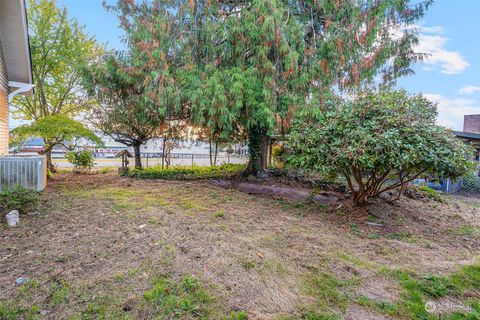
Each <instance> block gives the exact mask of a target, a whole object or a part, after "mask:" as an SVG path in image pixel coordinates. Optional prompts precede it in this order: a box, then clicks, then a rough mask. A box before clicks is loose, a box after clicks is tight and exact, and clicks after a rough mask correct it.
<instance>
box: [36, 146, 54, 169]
mask: <svg viewBox="0 0 480 320" xmlns="http://www.w3.org/2000/svg"><path fill="white" fill-rule="evenodd" d="M38 154H39V155H42V156H45V157H46V158H47V170H48V171H50V172H55V171H56V169H55V166H54V165H53V162H52V148H48V149H43V150H42V151H39V152H38Z"/></svg>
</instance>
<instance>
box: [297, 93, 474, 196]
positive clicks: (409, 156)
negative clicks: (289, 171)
mask: <svg viewBox="0 0 480 320" xmlns="http://www.w3.org/2000/svg"><path fill="white" fill-rule="evenodd" d="M436 116H437V108H436V105H435V104H433V103H432V102H430V101H429V100H427V99H426V98H424V97H422V96H420V95H417V96H409V95H408V94H407V93H406V92H405V91H384V92H379V93H375V92H367V93H361V94H358V95H357V98H356V99H354V100H346V101H344V102H343V103H341V104H340V105H335V106H334V108H330V110H326V112H325V113H324V115H323V117H322V118H321V119H318V121H316V122H309V121H297V123H296V126H295V128H294V130H293V131H292V134H291V135H290V141H289V147H290V148H291V151H292V152H291V156H290V158H289V160H290V162H291V164H292V165H294V166H296V167H298V168H303V169H313V170H316V171H318V172H319V173H321V174H323V175H326V176H338V175H343V176H344V178H345V180H346V181H347V183H348V186H349V189H350V191H351V193H352V195H353V197H352V200H353V201H354V203H355V204H356V205H364V204H365V203H366V202H367V199H371V198H374V197H378V196H379V195H380V194H382V193H383V192H387V191H392V190H395V189H398V190H403V188H404V186H405V185H407V184H408V183H409V182H411V181H412V180H414V179H416V178H418V177H422V176H435V177H438V178H451V179H455V178H458V177H461V176H463V175H465V174H467V173H468V172H470V171H471V170H472V169H473V163H472V162H471V161H468V158H469V156H470V152H471V149H470V148H468V147H466V146H465V144H464V143H463V142H462V141H460V139H457V138H456V137H455V136H454V135H453V134H452V133H451V132H449V131H448V130H446V129H445V128H443V127H441V126H437V125H436V124H435V119H436ZM400 194H401V192H398V197H400ZM398 197H397V198H396V199H398Z"/></svg>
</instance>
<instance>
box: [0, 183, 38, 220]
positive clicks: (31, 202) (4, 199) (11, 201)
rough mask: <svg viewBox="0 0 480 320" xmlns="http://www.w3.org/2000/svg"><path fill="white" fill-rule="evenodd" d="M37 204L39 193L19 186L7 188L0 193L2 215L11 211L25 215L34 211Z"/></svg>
mask: <svg viewBox="0 0 480 320" xmlns="http://www.w3.org/2000/svg"><path fill="white" fill-rule="evenodd" d="M39 203H40V195H39V193H38V192H36V191H34V190H31V189H27V188H25V187H23V186H21V185H16V186H13V187H9V188H6V189H4V190H3V191H1V192H0V212H1V213H2V214H6V213H8V212H9V211H11V210H18V211H19V212H20V213H26V212H29V211H31V210H34V209H35V208H36V207H37V206H38V204H39Z"/></svg>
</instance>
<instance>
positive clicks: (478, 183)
mask: <svg viewBox="0 0 480 320" xmlns="http://www.w3.org/2000/svg"><path fill="white" fill-rule="evenodd" d="M461 191H463V192H468V193H480V177H477V176H474V175H470V176H466V177H465V178H463V184H462V188H461Z"/></svg>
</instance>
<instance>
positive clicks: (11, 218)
mask: <svg viewBox="0 0 480 320" xmlns="http://www.w3.org/2000/svg"><path fill="white" fill-rule="evenodd" d="M5 218H7V224H8V226H9V227H16V226H17V224H18V223H19V222H20V217H19V214H18V211H17V210H13V211H10V212H9V213H7V215H6V216H5Z"/></svg>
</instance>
